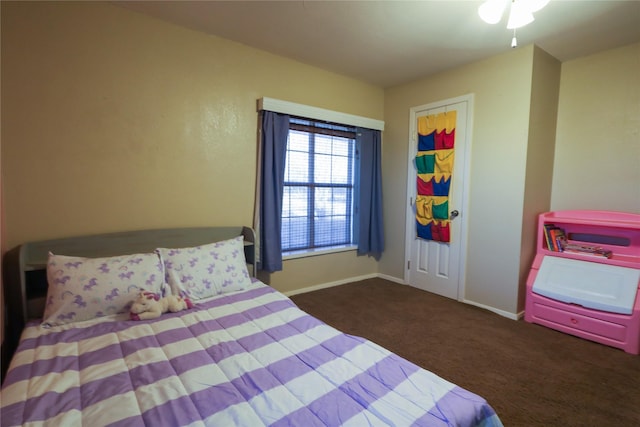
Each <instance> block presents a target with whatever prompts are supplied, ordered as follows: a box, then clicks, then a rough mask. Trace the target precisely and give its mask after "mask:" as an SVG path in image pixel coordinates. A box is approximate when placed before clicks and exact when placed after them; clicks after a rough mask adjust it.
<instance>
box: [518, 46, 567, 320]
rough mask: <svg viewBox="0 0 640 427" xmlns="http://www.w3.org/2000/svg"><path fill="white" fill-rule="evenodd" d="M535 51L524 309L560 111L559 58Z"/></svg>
mask: <svg viewBox="0 0 640 427" xmlns="http://www.w3.org/2000/svg"><path fill="white" fill-rule="evenodd" d="M533 53H534V55H533V74H532V82H531V109H530V114H529V143H528V146H527V163H526V179H525V187H524V203H523V215H522V238H521V241H520V280H519V290H518V312H521V311H522V310H524V304H525V295H526V280H527V276H528V275H529V270H530V269H531V262H532V261H533V258H534V256H535V252H536V246H535V243H534V242H535V241H536V238H537V220H538V215H539V214H540V213H541V212H547V211H549V206H550V203H551V181H552V176H553V155H554V151H555V140H556V138H555V137H556V120H557V115H558V92H559V87H560V62H559V61H558V60H557V59H555V58H554V57H553V56H551V55H549V54H548V53H547V52H545V51H544V50H542V49H540V48H538V47H536V48H535V49H534V52H533Z"/></svg>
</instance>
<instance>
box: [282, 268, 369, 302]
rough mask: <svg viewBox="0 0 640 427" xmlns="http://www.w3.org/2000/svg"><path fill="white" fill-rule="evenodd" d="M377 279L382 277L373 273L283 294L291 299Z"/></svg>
mask: <svg viewBox="0 0 640 427" xmlns="http://www.w3.org/2000/svg"><path fill="white" fill-rule="evenodd" d="M375 277H380V275H379V274H378V273H371V274H366V275H364V276H356V277H350V278H348V279H343V280H338V281H335V282H329V283H321V284H319V285H313V286H308V287H306V288H302V289H296V290H293V291H288V292H283V294H285V295H286V296H288V297H290V296H292V295H298V294H305V293H307V292H313V291H318V290H320V289H326V288H332V287H334V286H340V285H344V284H347V283H351V282H358V281H360V280H365V279H373V278H375Z"/></svg>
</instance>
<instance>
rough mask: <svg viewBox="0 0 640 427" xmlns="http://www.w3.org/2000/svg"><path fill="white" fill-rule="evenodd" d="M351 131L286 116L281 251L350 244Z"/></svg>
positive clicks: (352, 195)
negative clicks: (288, 120) (286, 133)
mask: <svg viewBox="0 0 640 427" xmlns="http://www.w3.org/2000/svg"><path fill="white" fill-rule="evenodd" d="M355 138H356V134H355V128H354V127H349V126H345V125H340V124H334V123H326V122H318V121H314V120H309V119H302V118H295V117H291V118H290V123H289V139H288V141H287V156H286V161H285V165H286V166H285V177H284V193H283V201H282V251H283V252H293V251H304V250H309V249H317V248H328V247H332V246H344V245H351V244H352V241H353V236H352V235H353V233H352V225H353V212H354V206H353V201H354V163H355V160H354V159H355Z"/></svg>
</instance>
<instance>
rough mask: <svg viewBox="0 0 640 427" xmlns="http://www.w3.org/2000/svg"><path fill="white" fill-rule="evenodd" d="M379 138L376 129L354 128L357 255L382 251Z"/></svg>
mask: <svg viewBox="0 0 640 427" xmlns="http://www.w3.org/2000/svg"><path fill="white" fill-rule="evenodd" d="M381 156H382V139H381V136H380V131H378V130H373V129H366V128H357V130H356V191H357V196H356V218H355V221H354V236H355V238H356V241H357V244H358V255H370V256H373V257H374V258H375V259H380V256H381V255H382V252H383V251H384V229H383V221H382V219H383V218H382V158H381Z"/></svg>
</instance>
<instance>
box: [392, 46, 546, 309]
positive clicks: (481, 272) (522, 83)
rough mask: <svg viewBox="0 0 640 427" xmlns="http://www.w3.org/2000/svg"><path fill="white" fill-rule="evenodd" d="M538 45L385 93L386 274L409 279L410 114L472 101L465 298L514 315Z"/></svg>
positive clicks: (464, 213)
mask: <svg viewBox="0 0 640 427" xmlns="http://www.w3.org/2000/svg"><path fill="white" fill-rule="evenodd" d="M533 52H534V48H533V46H528V47H524V48H521V49H517V50H513V51H510V52H508V53H506V54H503V55H499V56H496V57H493V58H490V59H488V60H485V61H480V62H476V63H473V64H470V65H467V66H464V67H460V68H457V69H455V70H451V71H448V72H444V73H442V74H439V75H436V76H433V77H429V78H425V79H422V80H419V81H416V82H413V83H410V84H407V85H402V86H398V87H394V88H391V89H387V90H386V91H385V134H384V146H383V147H384V150H383V184H384V205H385V211H384V215H385V231H386V243H387V250H386V251H385V253H384V255H383V256H382V258H381V260H380V272H381V273H383V274H387V275H390V276H394V277H399V278H402V277H403V275H404V272H403V268H404V265H405V262H404V259H405V258H404V248H405V238H404V236H405V234H404V230H405V218H406V216H405V215H406V207H407V205H408V201H407V195H406V186H407V183H406V181H407V167H408V146H409V135H408V125H409V109H410V108H411V107H414V106H419V105H424V104H428V103H431V102H436V101H440V100H445V99H448V98H453V97H457V96H461V95H464V94H468V93H473V94H474V112H473V116H474V117H473V128H472V131H471V132H472V134H471V171H470V172H471V175H470V189H469V194H470V199H469V211H468V212H463V215H466V217H467V219H468V221H469V227H468V238H467V242H468V247H467V265H466V283H465V291H464V296H463V297H464V299H466V300H468V301H472V302H474V303H477V304H480V305H486V306H489V307H493V308H496V309H498V310H502V311H505V312H508V313H515V312H516V310H517V301H518V282H519V278H518V276H519V270H518V269H519V265H520V257H519V254H520V235H521V227H522V215H523V195H524V180H525V170H526V156H527V140H528V134H529V115H530V111H529V108H530V97H531V92H530V89H531V84H532V62H533Z"/></svg>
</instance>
